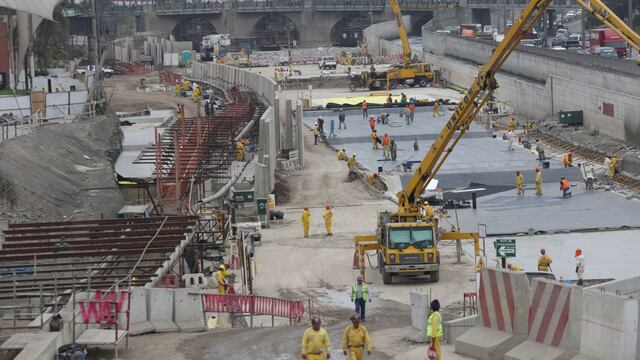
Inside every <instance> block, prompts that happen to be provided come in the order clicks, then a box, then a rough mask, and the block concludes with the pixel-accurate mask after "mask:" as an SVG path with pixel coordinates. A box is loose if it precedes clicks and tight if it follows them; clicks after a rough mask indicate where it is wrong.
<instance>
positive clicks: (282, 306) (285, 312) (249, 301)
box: [202, 294, 304, 322]
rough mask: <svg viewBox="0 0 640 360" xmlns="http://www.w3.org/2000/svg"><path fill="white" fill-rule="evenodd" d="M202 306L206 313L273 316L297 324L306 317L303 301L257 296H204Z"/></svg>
mask: <svg viewBox="0 0 640 360" xmlns="http://www.w3.org/2000/svg"><path fill="white" fill-rule="evenodd" d="M202 306H203V311H204V312H227V313H244V314H254V315H273V316H278V317H286V318H290V319H295V321H296V322H298V321H300V320H301V319H302V316H303V315H304V303H303V302H302V301H294V300H285V299H276V298H270V297H265V296H255V295H217V294H202Z"/></svg>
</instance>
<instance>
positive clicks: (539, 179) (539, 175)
mask: <svg viewBox="0 0 640 360" xmlns="http://www.w3.org/2000/svg"><path fill="white" fill-rule="evenodd" d="M536 195H538V196H542V171H540V168H539V167H536Z"/></svg>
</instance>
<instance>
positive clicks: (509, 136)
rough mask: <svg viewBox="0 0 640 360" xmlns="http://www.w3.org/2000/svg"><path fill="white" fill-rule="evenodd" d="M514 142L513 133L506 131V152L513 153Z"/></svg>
mask: <svg viewBox="0 0 640 360" xmlns="http://www.w3.org/2000/svg"><path fill="white" fill-rule="evenodd" d="M514 140H515V135H513V131H512V130H509V131H507V150H509V151H513V142H514Z"/></svg>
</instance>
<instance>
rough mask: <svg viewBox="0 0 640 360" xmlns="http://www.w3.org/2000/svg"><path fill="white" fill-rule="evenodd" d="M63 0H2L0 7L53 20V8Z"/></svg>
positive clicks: (0, 0)
mask: <svg viewBox="0 0 640 360" xmlns="http://www.w3.org/2000/svg"><path fill="white" fill-rule="evenodd" d="M61 2H62V0H0V7H6V8H9V9H13V10H17V11H22V12H25V13H27V14H32V15H38V16H41V17H43V18H45V19H49V20H51V21H53V9H54V8H55V7H56V6H57V5H58V4H60V3H61Z"/></svg>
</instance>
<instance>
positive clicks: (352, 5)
mask: <svg viewBox="0 0 640 360" xmlns="http://www.w3.org/2000/svg"><path fill="white" fill-rule="evenodd" d="M385 4H386V1H385V0H313V6H314V7H315V9H316V10H320V11H323V10H324V11H351V10H370V11H382V10H384V7H385Z"/></svg>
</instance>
